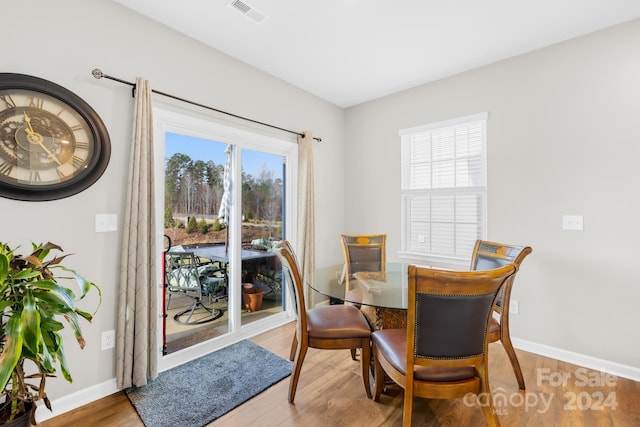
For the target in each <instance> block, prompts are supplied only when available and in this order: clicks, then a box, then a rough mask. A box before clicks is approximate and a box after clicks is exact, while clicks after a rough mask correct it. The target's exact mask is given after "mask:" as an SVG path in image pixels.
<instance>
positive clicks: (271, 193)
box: [241, 149, 285, 326]
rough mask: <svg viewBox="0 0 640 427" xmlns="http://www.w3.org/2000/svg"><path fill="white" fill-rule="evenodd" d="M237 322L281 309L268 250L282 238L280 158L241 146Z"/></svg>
mask: <svg viewBox="0 0 640 427" xmlns="http://www.w3.org/2000/svg"><path fill="white" fill-rule="evenodd" d="M241 157H242V231H241V235H242V257H241V258H242V270H241V271H242V316H241V324H242V325H243V326H244V325H247V324H249V323H251V322H254V321H257V320H260V319H263V318H265V317H268V316H270V315H274V314H277V313H280V312H282V311H283V295H282V268H281V266H280V263H279V261H278V260H277V257H276V256H275V255H274V254H273V252H272V251H271V246H272V242H274V241H278V240H282V238H283V232H282V230H283V223H284V206H285V205H284V194H285V191H284V182H285V180H284V167H283V165H284V158H283V157H282V156H279V155H275V154H270V153H265V152H260V151H255V150H249V149H243V150H242V156H241Z"/></svg>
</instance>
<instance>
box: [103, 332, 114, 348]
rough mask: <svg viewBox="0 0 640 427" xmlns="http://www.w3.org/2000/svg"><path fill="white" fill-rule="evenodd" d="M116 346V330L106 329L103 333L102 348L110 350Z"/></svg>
mask: <svg viewBox="0 0 640 427" xmlns="http://www.w3.org/2000/svg"><path fill="white" fill-rule="evenodd" d="M115 346H116V331H114V330H113V329H112V330H110V331H104V332H103V333H102V350H108V349H110V348H114V347H115Z"/></svg>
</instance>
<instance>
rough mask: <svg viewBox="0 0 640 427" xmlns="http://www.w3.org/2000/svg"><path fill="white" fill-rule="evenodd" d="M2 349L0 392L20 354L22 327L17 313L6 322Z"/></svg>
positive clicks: (0, 355)
mask: <svg viewBox="0 0 640 427" xmlns="http://www.w3.org/2000/svg"><path fill="white" fill-rule="evenodd" d="M5 331H6V335H5V337H4V347H3V348H2V353H1V354H0V390H4V388H5V387H6V386H7V382H8V381H9V378H11V374H12V372H13V368H15V367H16V364H17V363H18V360H19V359H20V356H21V354H22V343H23V337H22V325H21V322H20V317H19V314H18V313H14V314H13V315H12V316H11V317H10V318H9V320H8V321H7V326H6V329H5Z"/></svg>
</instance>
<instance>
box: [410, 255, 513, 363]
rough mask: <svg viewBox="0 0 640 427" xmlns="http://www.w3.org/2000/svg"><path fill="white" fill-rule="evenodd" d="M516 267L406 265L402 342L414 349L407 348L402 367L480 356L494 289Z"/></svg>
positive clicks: (466, 360) (479, 358) (484, 346)
mask: <svg viewBox="0 0 640 427" xmlns="http://www.w3.org/2000/svg"><path fill="white" fill-rule="evenodd" d="M517 269H518V268H517V266H515V265H514V264H508V265H505V266H503V267H499V268H497V269H492V270H481V271H451V270H437V269H432V268H427V267H417V266H415V265H410V266H409V270H408V296H409V304H408V310H407V348H408V349H413V351H407V367H408V368H409V367H412V366H413V365H414V364H417V365H420V364H423V365H426V364H430V365H440V366H462V365H470V364H475V363H476V362H479V361H482V360H483V359H484V357H485V355H486V351H487V328H488V323H489V318H490V316H491V312H492V311H491V308H492V306H493V304H494V302H495V299H496V296H497V294H498V291H499V290H500V288H501V287H502V286H503V285H504V283H505V282H506V281H507V280H508V279H509V277H511V276H512V275H513V274H515V272H516V271H517ZM411 370H413V368H411ZM407 375H409V374H407Z"/></svg>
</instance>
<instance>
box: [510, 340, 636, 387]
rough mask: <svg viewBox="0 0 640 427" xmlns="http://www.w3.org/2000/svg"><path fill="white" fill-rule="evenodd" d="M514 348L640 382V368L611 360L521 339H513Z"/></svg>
mask: <svg viewBox="0 0 640 427" xmlns="http://www.w3.org/2000/svg"><path fill="white" fill-rule="evenodd" d="M511 341H512V342H513V346H514V347H515V348H518V349H520V350H524V351H528V352H530V353H535V354H539V355H541V356H546V357H550V358H552V359H556V360H562V361H563V362H568V363H572V364H574V365H578V366H582V367H585V368H589V369H593V370H596V371H601V372H606V373H608V374H613V375H615V376H618V377H623V378H628V379H630V380H633V381H640V368H637V367H634V366H629V365H623V364H621V363H617V362H612V361H610V360H605V359H599V358H597V357H591V356H587V355H584V354H580V353H574V352H572V351H569V350H564V349H562V348H557V347H551V346H549V345H545V344H540V343H536V342H532V341H527V340H523V339H519V338H513V337H512V338H511Z"/></svg>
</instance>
